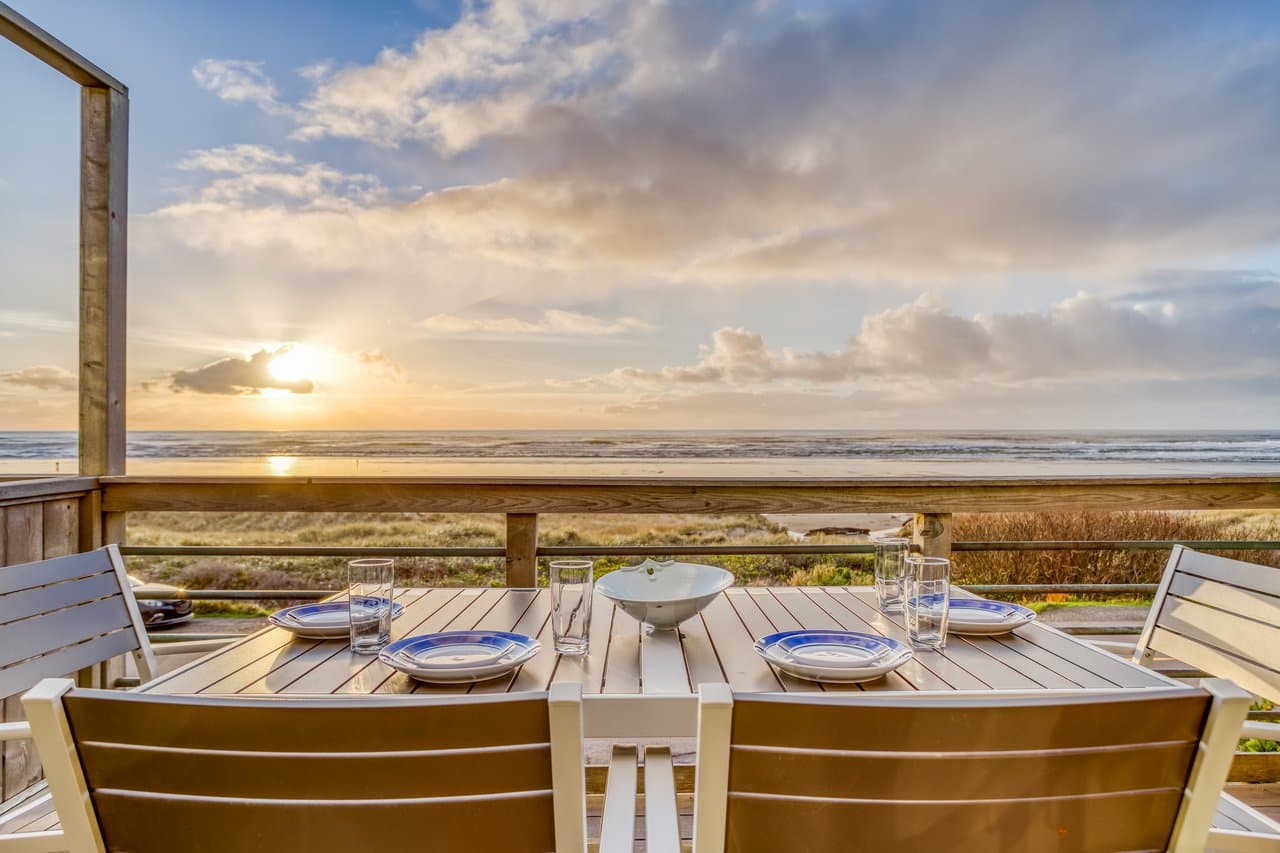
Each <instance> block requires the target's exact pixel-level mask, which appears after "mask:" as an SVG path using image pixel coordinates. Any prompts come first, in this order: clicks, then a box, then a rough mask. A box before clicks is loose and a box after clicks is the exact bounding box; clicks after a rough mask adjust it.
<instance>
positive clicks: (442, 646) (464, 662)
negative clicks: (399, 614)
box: [378, 631, 542, 684]
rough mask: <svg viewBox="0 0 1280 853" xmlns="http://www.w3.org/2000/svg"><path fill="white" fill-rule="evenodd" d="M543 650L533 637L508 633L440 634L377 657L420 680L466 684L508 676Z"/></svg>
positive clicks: (415, 639) (408, 642)
mask: <svg viewBox="0 0 1280 853" xmlns="http://www.w3.org/2000/svg"><path fill="white" fill-rule="evenodd" d="M541 649H542V644H541V643H539V642H538V641H537V640H535V639H533V638H532V637H527V636H525V635H524V634H513V633H510V632H508V631H441V632H439V633H435V634H423V635H421V636H417V637H406V638H405V639H403V640H397V641H396V642H394V643H392V644H390V645H389V646H387V647H386V648H385V649H383V650H382V651H381V652H379V653H378V658H379V659H380V660H381V661H382V662H383V663H385V664H386V665H387V666H390V667H392V668H393V669H396V670H399V671H400V672H403V673H405V674H406V675H408V676H410V677H411V678H415V679H417V680H419V681H429V682H434V683H437V684H466V683H469V682H472V681H486V680H488V679H490V678H497V677H499V676H501V675H506V674H507V673H509V672H511V671H512V670H514V669H516V667H518V666H520V665H521V664H523V663H525V662H526V661H528V660H529V659H530V658H532V657H533V656H534V655H536V654H537V653H538V652H539V651H540V650H541Z"/></svg>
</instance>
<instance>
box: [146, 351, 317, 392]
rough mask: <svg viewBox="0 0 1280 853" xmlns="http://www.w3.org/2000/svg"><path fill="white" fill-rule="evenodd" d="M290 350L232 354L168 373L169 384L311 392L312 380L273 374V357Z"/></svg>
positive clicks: (222, 389)
mask: <svg viewBox="0 0 1280 853" xmlns="http://www.w3.org/2000/svg"><path fill="white" fill-rule="evenodd" d="M290 349H291V347H289V346H287V345H286V346H282V347H279V348H278V349H274V350H271V349H261V350H258V351H257V352H255V353H253V354H252V355H248V356H244V357H241V356H229V357H227V358H220V359H218V360H217V361H212V362H209V363H208V364H206V365H204V366H202V367H196V368H193V369H190V370H177V371H174V372H173V373H172V374H171V375H170V376H169V387H171V388H172V389H173V390H174V391H191V392H194V393H196V394H234V395H239V394H258V393H261V392H262V391H263V390H264V389H267V388H278V389H283V390H285V391H292V392H293V393H294V394H310V393H311V392H312V391H314V390H315V383H314V382H313V381H312V380H311V379H306V378H302V379H295V380H284V379H279V378H277V377H275V376H273V375H272V373H271V362H272V360H273V359H274V358H276V356H280V355H284V354H285V353H287V352H289V350H290Z"/></svg>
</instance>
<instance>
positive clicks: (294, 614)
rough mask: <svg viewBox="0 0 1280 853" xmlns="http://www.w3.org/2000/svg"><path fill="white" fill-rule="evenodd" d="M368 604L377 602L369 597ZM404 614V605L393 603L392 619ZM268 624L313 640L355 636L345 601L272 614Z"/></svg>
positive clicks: (306, 605)
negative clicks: (352, 632)
mask: <svg viewBox="0 0 1280 853" xmlns="http://www.w3.org/2000/svg"><path fill="white" fill-rule="evenodd" d="M364 600H365V601H366V602H368V606H373V604H374V603H375V602H376V599H373V598H368V597H366V598H365V599H364ZM383 600H384V601H385V599H383ZM403 612H404V605H403V604H398V603H396V602H394V601H393V602H391V618H392V619H396V618H398V617H399V616H400V614H401V613H403ZM267 621H268V622H270V623H271V624H272V625H275V626H276V627H277V628H283V629H284V630H286V631H289V632H290V633H293V634H297V635H298V636H299V637H307V638H309V639H313V640H332V639H339V638H342V637H347V636H350V634H351V611H350V609H349V608H348V606H347V602H346V601H345V600H343V601H324V602H321V603H319V604H298V605H296V606H294V607H286V608H284V609H283V610H277V611H276V612H275V613H272V614H271V615H270V616H268V617H267Z"/></svg>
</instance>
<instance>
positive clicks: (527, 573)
mask: <svg viewBox="0 0 1280 853" xmlns="http://www.w3.org/2000/svg"><path fill="white" fill-rule="evenodd" d="M537 554H538V516H537V514H536V513H531V512H530V513H517V512H512V513H507V586H517V587H533V586H537V585H538V557H537Z"/></svg>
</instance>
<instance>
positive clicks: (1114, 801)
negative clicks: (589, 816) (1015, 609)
mask: <svg viewBox="0 0 1280 853" xmlns="http://www.w3.org/2000/svg"><path fill="white" fill-rule="evenodd" d="M699 692H700V697H699V698H700V702H699V721H698V766H697V779H696V783H695V795H694V831H693V849H694V851H695V853H720V851H723V850H733V851H742V853H750V851H774V850H792V849H796V850H799V849H803V850H806V851H813V853H819V851H832V853H835V851H848V850H875V851H878V853H894V852H895V851H920V850H928V851H932V853H951V851H979V850H980V851H988V850H991V851H996V850H1035V851H1045V850H1053V851H1063V853H1065V851H1073V853H1102V852H1103V851H1116V850H1166V849H1167V850H1171V851H1175V853H1185V851H1200V850H1203V849H1204V847H1205V839H1206V837H1207V835H1208V832H1209V824H1210V821H1211V819H1212V817H1213V812H1214V808H1215V805H1216V803H1217V799H1218V792H1219V791H1220V790H1221V788H1222V783H1223V780H1224V779H1225V778H1226V775H1227V769H1228V767H1229V766H1230V763H1231V756H1232V752H1233V750H1234V748H1235V740H1236V733H1237V731H1238V727H1239V725H1240V723H1241V721H1242V720H1243V719H1244V716H1245V712H1246V710H1247V709H1248V706H1249V701H1250V697H1249V694H1247V693H1246V692H1244V691H1243V690H1241V689H1240V688H1238V687H1236V686H1235V685H1234V684H1231V683H1230V682H1228V681H1225V680H1212V681H1208V682H1206V683H1205V685H1204V689H1195V688H1190V687H1169V688H1144V689H1130V690H1123V689H1112V690H1077V691H1073V692H1067V691H1040V692H1039V693H1031V692H1021V693H990V692H986V693H978V692H951V693H939V692H933V693H926V692H921V693H915V694H910V693H906V694H898V693H892V694H888V693H855V694H843V695H828V696H817V697H811V696H798V695H778V694H755V695H752V694H737V695H735V694H733V693H732V692H730V690H729V687H728V686H727V685H724V684H703V685H701V686H700V690H699ZM664 802H665V799H664ZM646 805H648V804H647V803H646ZM651 849H653V848H651Z"/></svg>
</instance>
